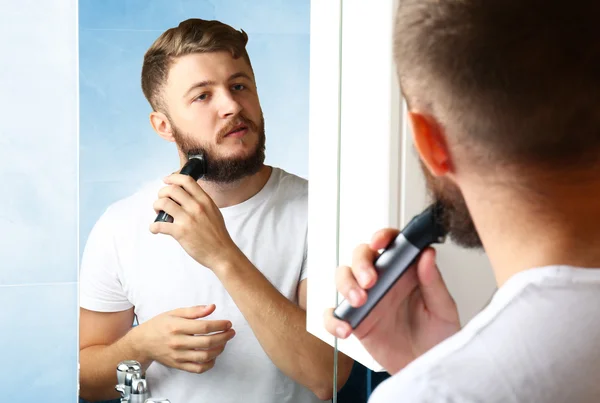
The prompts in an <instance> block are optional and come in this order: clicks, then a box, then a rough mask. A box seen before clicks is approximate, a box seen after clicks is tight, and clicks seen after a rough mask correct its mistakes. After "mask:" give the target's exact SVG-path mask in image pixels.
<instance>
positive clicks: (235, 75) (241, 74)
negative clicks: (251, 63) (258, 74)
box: [229, 71, 252, 81]
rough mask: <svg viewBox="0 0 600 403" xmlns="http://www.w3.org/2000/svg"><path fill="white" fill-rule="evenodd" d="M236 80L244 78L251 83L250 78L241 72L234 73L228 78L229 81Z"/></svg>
mask: <svg viewBox="0 0 600 403" xmlns="http://www.w3.org/2000/svg"><path fill="white" fill-rule="evenodd" d="M236 78H246V79H248V80H250V81H252V78H250V76H249V75H248V74H246V73H244V72H242V71H240V72H239V73H235V74H232V75H231V76H229V81H231V80H235V79H236Z"/></svg>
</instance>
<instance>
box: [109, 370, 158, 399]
mask: <svg viewBox="0 0 600 403" xmlns="http://www.w3.org/2000/svg"><path fill="white" fill-rule="evenodd" d="M117 382H118V384H117V386H115V390H116V391H117V392H119V393H121V403H145V402H146V399H148V398H149V397H150V393H149V391H148V384H147V383H146V379H144V375H143V373H142V366H141V365H140V363H139V362H137V361H133V360H126V361H121V362H120V363H119V365H118V366H117Z"/></svg>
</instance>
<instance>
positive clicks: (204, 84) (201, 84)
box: [183, 71, 252, 98]
mask: <svg viewBox="0 0 600 403" xmlns="http://www.w3.org/2000/svg"><path fill="white" fill-rule="evenodd" d="M236 78H245V79H247V80H249V81H252V78H251V77H250V76H249V75H248V74H246V73H244V72H242V71H240V72H238V73H234V74H232V75H231V76H229V79H228V81H231V80H235V79H236ZM215 84H216V82H215V81H212V80H205V81H199V82H197V83H194V84H193V85H192V86H191V87H190V88H189V89H188V90H187V91H186V92H185V94H183V97H184V98H186V97H187V96H188V95H189V94H190V92H192V91H193V90H195V89H198V88H202V87H209V86H211V85H215Z"/></svg>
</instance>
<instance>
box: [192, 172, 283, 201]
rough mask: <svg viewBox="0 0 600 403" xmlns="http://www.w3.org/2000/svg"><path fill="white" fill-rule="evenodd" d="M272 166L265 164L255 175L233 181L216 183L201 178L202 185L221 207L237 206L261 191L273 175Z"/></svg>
mask: <svg viewBox="0 0 600 403" xmlns="http://www.w3.org/2000/svg"><path fill="white" fill-rule="evenodd" d="M271 171H272V167H270V166H268V165H263V166H262V167H261V168H260V170H259V171H258V172H257V173H255V174H254V175H250V176H246V177H245V178H242V179H240V180H238V181H236V182H232V183H226V184H224V183H215V182H208V181H203V180H199V181H198V183H199V184H200V187H202V189H203V190H204V192H206V194H207V195H208V196H209V197H210V198H211V199H212V201H213V202H214V203H215V204H216V205H217V207H219V208H223V207H230V206H235V205H236V204H240V203H243V202H245V201H246V200H248V199H250V198H251V197H252V196H254V195H255V194H257V193H258V192H260V190H261V189H262V188H263V187H264V186H265V184H266V183H267V181H268V180H269V177H270V176H271Z"/></svg>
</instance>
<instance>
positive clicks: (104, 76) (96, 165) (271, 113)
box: [79, 0, 310, 250]
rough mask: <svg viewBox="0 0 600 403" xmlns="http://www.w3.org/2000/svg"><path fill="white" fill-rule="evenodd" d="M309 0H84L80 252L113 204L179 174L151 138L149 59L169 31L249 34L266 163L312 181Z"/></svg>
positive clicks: (167, 151)
mask: <svg viewBox="0 0 600 403" xmlns="http://www.w3.org/2000/svg"><path fill="white" fill-rule="evenodd" d="M309 7H310V1H309V0H293V1H291V0H252V1H248V0H214V1H208V0H193V1H192V0H104V1H99V0H81V1H80V2H79V35H80V36H79V38H80V42H79V52H80V85H81V89H80V91H81V92H80V97H81V101H80V105H81V133H80V142H81V145H80V152H81V171H80V175H81V177H80V192H81V193H80V194H81V223H80V231H81V232H80V234H81V237H80V240H81V243H80V249H81V250H82V249H83V247H84V246H85V241H86V240H87V236H88V233H89V231H90V230H91V228H92V226H93V225H94V223H95V222H96V220H97V219H98V217H99V216H100V214H102V212H103V211H104V209H105V208H106V207H107V206H108V205H109V204H110V203H112V202H114V201H116V200H118V199H120V198H122V197H125V196H127V195H129V194H131V193H132V192H133V191H134V190H135V189H136V188H137V187H139V186H140V185H141V184H142V183H144V182H146V181H148V180H153V179H157V178H162V177H164V176H165V175H166V174H168V173H171V172H173V171H174V170H176V169H177V166H178V165H177V164H178V160H177V155H176V150H175V147H174V146H173V145H172V144H170V143H167V142H166V141H164V140H162V139H161V138H160V137H158V135H157V134H156V133H155V132H154V131H153V130H152V128H151V127H150V124H149V120H148V115H149V113H150V111H151V109H150V106H149V105H148V103H147V101H146V99H145V98H144V96H143V94H142V91H141V87H140V72H141V68H142V61H143V56H144V53H145V52H146V50H147V49H148V47H149V46H150V45H151V44H152V42H154V40H155V39H156V38H157V37H158V36H160V34H161V33H162V32H164V31H165V30H166V29H168V28H171V27H174V26H177V25H178V24H179V22H181V21H183V20H185V19H188V18H203V19H209V20H210V19H216V20H220V21H222V22H224V23H227V24H229V25H231V26H233V27H234V28H237V29H243V30H244V31H246V32H247V33H248V36H249V41H248V47H247V49H248V53H249V55H250V59H251V61H252V65H253V68H254V71H255V74H256V78H257V84H258V91H259V96H260V100H261V104H262V107H263V112H264V117H265V127H266V136H267V158H266V162H267V163H268V164H272V165H275V166H279V167H282V168H284V169H285V170H287V171H289V172H292V173H295V174H297V175H300V176H302V177H305V178H308V87H309V85H308V84H309V83H308V80H309V75H308V72H309V32H310V24H309V17H310V9H309Z"/></svg>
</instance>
